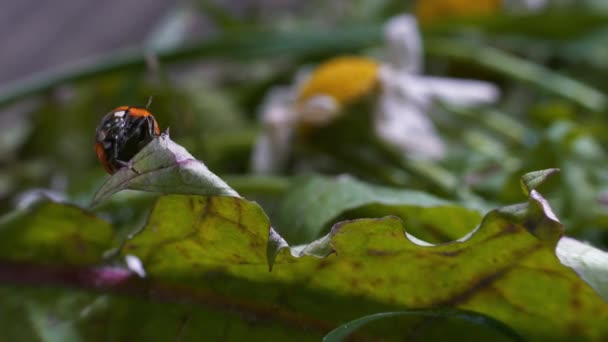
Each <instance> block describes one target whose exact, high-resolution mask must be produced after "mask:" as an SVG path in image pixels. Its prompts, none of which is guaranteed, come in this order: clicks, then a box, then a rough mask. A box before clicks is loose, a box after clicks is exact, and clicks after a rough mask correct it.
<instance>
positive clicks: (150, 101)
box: [146, 96, 152, 109]
mask: <svg viewBox="0 0 608 342" xmlns="http://www.w3.org/2000/svg"><path fill="white" fill-rule="evenodd" d="M151 104H152V96H150V97H148V103H146V109H149V108H150V105H151Z"/></svg>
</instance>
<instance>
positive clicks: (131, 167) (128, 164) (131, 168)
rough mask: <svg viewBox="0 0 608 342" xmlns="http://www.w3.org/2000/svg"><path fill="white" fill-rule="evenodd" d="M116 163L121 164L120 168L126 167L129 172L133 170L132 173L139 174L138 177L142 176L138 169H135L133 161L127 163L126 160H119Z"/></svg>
mask: <svg viewBox="0 0 608 342" xmlns="http://www.w3.org/2000/svg"><path fill="white" fill-rule="evenodd" d="M116 163H117V164H119V165H120V166H122V167H126V168H128V169H129V170H131V171H133V172H135V173H136V174H138V175H141V172H139V171H138V170H137V169H135V168H134V167H133V163H131V161H128V162H126V161H124V160H119V159H116Z"/></svg>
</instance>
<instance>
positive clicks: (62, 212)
mask: <svg viewBox="0 0 608 342" xmlns="http://www.w3.org/2000/svg"><path fill="white" fill-rule="evenodd" d="M113 242H114V240H113V231H112V226H111V225H110V224H109V223H108V222H106V221H103V220H101V219H100V218H98V217H95V216H93V215H92V214H90V213H88V212H86V211H84V210H82V209H80V208H77V207H74V206H71V205H66V204H59V203H52V202H44V203H40V204H38V205H36V206H34V207H31V208H28V209H26V210H22V211H18V212H14V213H12V214H10V215H7V216H4V217H3V218H2V219H1V220H0V259H5V260H14V261H34V260H35V261H39V262H43V263H54V264H60V263H69V264H93V263H96V262H99V261H101V260H102V255H103V252H104V251H105V250H107V249H109V248H110V247H111V246H112V243H113Z"/></svg>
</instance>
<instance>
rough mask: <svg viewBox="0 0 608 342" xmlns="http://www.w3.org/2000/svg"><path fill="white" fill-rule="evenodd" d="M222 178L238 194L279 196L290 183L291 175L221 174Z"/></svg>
mask: <svg viewBox="0 0 608 342" xmlns="http://www.w3.org/2000/svg"><path fill="white" fill-rule="evenodd" d="M222 179H223V180H224V181H226V183H228V185H230V186H231V187H232V188H233V189H234V190H236V191H237V192H238V193H240V194H258V195H271V196H280V195H282V194H284V193H285V192H286V191H287V190H288V189H289V187H290V186H291V183H292V178H291V177H286V176H261V175H222Z"/></svg>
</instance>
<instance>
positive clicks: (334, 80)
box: [298, 56, 379, 106]
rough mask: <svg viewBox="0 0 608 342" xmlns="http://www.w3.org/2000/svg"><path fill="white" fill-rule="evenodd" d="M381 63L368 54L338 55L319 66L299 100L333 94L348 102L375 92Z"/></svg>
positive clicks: (301, 92)
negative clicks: (359, 55)
mask: <svg viewBox="0 0 608 342" xmlns="http://www.w3.org/2000/svg"><path fill="white" fill-rule="evenodd" d="M378 66H379V64H378V62H376V61H374V60H373V59H369V58H365V57H348V56H345V57H337V58H333V59H330V60H329V61H327V62H324V63H322V64H321V65H319V66H318V67H317V68H316V69H315V71H314V72H313V73H312V74H311V75H310V78H309V79H308V80H307V82H306V83H305V84H304V85H303V86H302V87H301V89H300V92H299V94H298V102H299V103H303V102H306V101H308V100H310V99H311V98H313V97H315V96H319V95H321V96H322V95H325V96H330V97H332V98H333V99H334V100H335V101H336V102H337V103H338V104H339V105H342V106H343V105H346V104H348V103H351V102H353V101H356V100H358V99H360V98H361V97H363V96H365V95H368V94H370V93H371V92H372V90H373V89H374V87H375V86H376V84H377V83H378Z"/></svg>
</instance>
